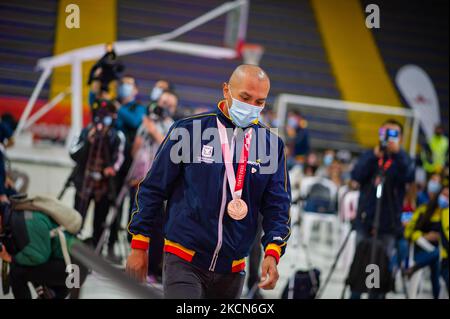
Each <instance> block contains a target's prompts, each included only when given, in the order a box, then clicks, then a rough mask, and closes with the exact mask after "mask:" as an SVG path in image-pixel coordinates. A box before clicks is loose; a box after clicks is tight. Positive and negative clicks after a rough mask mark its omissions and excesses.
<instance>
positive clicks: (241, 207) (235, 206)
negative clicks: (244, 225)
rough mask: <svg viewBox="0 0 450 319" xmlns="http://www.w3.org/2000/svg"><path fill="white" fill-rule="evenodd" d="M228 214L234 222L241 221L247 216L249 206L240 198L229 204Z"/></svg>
mask: <svg viewBox="0 0 450 319" xmlns="http://www.w3.org/2000/svg"><path fill="white" fill-rule="evenodd" d="M227 212H228V215H230V217H231V218H233V219H234V220H241V219H243V218H245V216H247V212H248V208H247V204H246V203H245V202H244V201H243V200H242V199H240V198H236V199H233V200H232V201H231V202H229V203H228V206H227Z"/></svg>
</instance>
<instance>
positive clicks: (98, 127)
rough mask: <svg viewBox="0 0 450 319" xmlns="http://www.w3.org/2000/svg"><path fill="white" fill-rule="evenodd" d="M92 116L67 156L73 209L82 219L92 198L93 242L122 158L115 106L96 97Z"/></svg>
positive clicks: (108, 204)
mask: <svg viewBox="0 0 450 319" xmlns="http://www.w3.org/2000/svg"><path fill="white" fill-rule="evenodd" d="M92 115H93V121H92V123H90V124H89V125H88V126H87V127H86V128H84V129H83V131H82V132H81V134H80V137H79V139H78V141H77V143H76V144H74V145H73V147H72V148H71V150H70V156H71V157H72V159H73V160H74V161H75V162H76V167H75V172H74V174H73V175H74V177H73V182H74V185H75V188H76V194H75V209H76V210H78V211H79V212H80V214H81V215H82V216H83V218H84V217H85V216H86V212H87V209H88V207H89V202H90V201H91V200H92V199H93V200H94V201H95V216H94V234H93V242H94V245H96V244H97V242H98V241H99V239H100V236H101V233H102V231H103V229H102V224H103V222H104V221H105V218H106V215H107V214H108V210H109V207H110V204H111V202H112V201H113V200H114V196H115V192H116V182H115V176H116V174H117V172H118V171H119V170H120V168H121V166H122V163H123V161H124V148H125V137H124V135H123V133H122V132H120V131H118V130H116V129H115V128H114V119H115V118H116V109H115V106H114V105H113V104H112V103H111V101H109V100H105V99H98V100H96V101H95V102H94V104H93V112H92Z"/></svg>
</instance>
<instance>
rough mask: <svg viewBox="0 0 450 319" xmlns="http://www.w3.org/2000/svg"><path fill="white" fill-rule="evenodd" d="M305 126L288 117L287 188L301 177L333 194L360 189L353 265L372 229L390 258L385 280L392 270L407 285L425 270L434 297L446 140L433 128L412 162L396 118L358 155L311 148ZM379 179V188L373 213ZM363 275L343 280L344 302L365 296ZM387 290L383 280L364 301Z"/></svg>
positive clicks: (442, 258)
mask: <svg viewBox="0 0 450 319" xmlns="http://www.w3.org/2000/svg"><path fill="white" fill-rule="evenodd" d="M305 122H306V120H305V119H304V118H303V117H301V115H300V113H298V112H296V113H294V112H292V113H290V114H289V115H288V121H287V123H286V125H287V136H288V141H287V145H288V146H289V145H290V146H291V156H290V158H289V159H288V161H290V168H291V183H292V184H293V188H296V187H297V188H300V187H301V184H302V183H301V181H302V179H304V178H305V177H310V176H316V177H321V178H325V179H327V180H329V181H331V182H333V184H334V185H335V186H336V187H337V188H338V189H343V188H346V189H349V190H357V191H359V201H358V206H357V213H356V214H355V216H354V217H352V220H351V223H352V228H353V230H355V231H356V233H357V236H356V245H357V246H358V245H359V246H360V251H359V252H358V249H357V252H356V254H355V257H354V261H353V264H355V265H361V263H360V261H361V259H363V258H364V255H363V253H361V251H364V249H363V247H365V248H366V251H370V250H371V247H372V246H371V244H372V240H373V238H374V237H375V236H374V235H375V232H376V239H375V240H376V241H378V242H379V244H380V247H381V248H382V249H383V250H384V252H383V254H384V255H385V256H386V257H387V258H388V259H389V261H390V263H389V267H388V269H387V270H386V272H388V273H389V274H390V275H391V274H392V273H393V270H394V269H395V267H398V268H399V269H400V270H401V272H402V275H403V276H404V278H405V279H406V280H408V279H411V277H412V276H413V275H414V274H415V273H416V272H417V271H418V270H420V269H422V268H424V267H430V272H431V283H432V294H433V297H434V298H438V297H439V294H440V289H441V287H440V277H442V279H443V280H444V281H445V283H446V285H447V291H448V236H449V231H448V214H449V212H448V200H449V194H448V187H449V184H448V175H449V168H448V138H447V137H446V135H445V132H444V129H443V127H442V126H441V125H438V126H436V129H435V134H434V136H433V137H432V139H431V141H430V143H428V144H424V145H422V146H421V151H420V153H419V156H418V157H417V158H416V159H412V158H410V156H409V155H408V154H407V153H406V152H405V151H404V150H403V149H402V148H401V145H402V138H403V126H402V124H401V123H399V122H397V121H395V120H388V121H386V122H385V123H384V124H383V125H382V126H381V127H380V131H379V137H380V144H379V145H378V146H377V147H376V148H375V149H373V150H369V151H366V152H364V153H362V154H361V155H359V154H352V153H351V152H349V151H346V150H342V149H341V150H333V149H327V150H323V151H322V152H315V151H313V150H310V149H309V141H308V132H307V128H306V126H307V125H306V123H305ZM290 132H291V133H290ZM386 132H392V137H389V136H388V137H387V138H386ZM374 133H375V132H374ZM300 145H301V146H300ZM381 182H383V184H382V185H383V186H384V189H383V191H382V195H381V198H380V208H379V212H377V204H378V203H377V201H378V198H379V197H378V195H377V190H378V186H379V185H380V183H381ZM338 194H339V193H338ZM338 194H337V195H336V198H335V199H334V201H333V202H334V203H335V207H334V209H333V210H331V211H329V213H334V214H337V213H338V207H339V205H340V202H339V201H340V200H342V199H343V197H339V195H338ZM313 197H314V196H311V197H310V198H309V197H307V198H305V199H304V204H303V209H304V210H307V211H311V210H312V211H314V205H310V203H309V201H312V202H313V201H314V198H313ZM330 200H332V199H330ZM311 207H313V209H311ZM318 212H319V211H318ZM344 214H345V212H344ZM340 218H343V216H340ZM364 245H365V246H364ZM410 248H412V249H410ZM411 262H412V264H411ZM364 271H365V270H364V268H363V267H359V270H358V272H359V273H356V274H355V272H353V271H352V270H350V273H349V278H348V279H347V283H348V284H349V285H350V288H351V289H352V294H351V298H360V297H361V293H363V292H368V290H367V288H366V287H365V286H364V279H363V278H365V274H364ZM391 290H392V283H391V282H388V283H387V286H386V287H384V288H382V289H381V290H378V291H374V290H373V291H370V298H384V297H385V294H386V292H388V291H391Z"/></svg>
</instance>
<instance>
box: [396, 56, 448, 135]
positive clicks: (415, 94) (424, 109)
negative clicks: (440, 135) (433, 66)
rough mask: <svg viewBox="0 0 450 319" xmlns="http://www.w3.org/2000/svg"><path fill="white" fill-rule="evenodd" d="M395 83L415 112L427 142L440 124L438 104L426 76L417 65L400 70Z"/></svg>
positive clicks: (406, 66) (434, 91)
mask: <svg viewBox="0 0 450 319" xmlns="http://www.w3.org/2000/svg"><path fill="white" fill-rule="evenodd" d="M395 82H396V84H397V87H398V89H399V91H400V93H401V94H402V95H403V98H404V99H405V100H406V102H407V103H408V105H409V106H410V107H411V108H412V109H413V110H414V111H416V112H417V114H418V115H419V119H420V124H421V127H422V129H423V131H424V133H425V136H426V138H427V141H430V139H431V137H432V136H433V132H434V127H435V126H436V125H437V124H439V123H440V122H441V120H440V119H441V115H440V110H439V102H438V97H437V94H436V90H435V88H434V85H433V83H432V82H431V79H430V77H429V76H428V74H427V73H426V72H425V71H424V70H423V69H422V68H420V67H418V66H417V65H412V64H409V65H405V66H403V67H401V68H400V70H399V71H398V72H397V75H396V77H395Z"/></svg>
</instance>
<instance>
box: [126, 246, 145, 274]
mask: <svg viewBox="0 0 450 319" xmlns="http://www.w3.org/2000/svg"><path fill="white" fill-rule="evenodd" d="M147 269H148V252H147V250H143V249H131V253H130V255H129V256H128V260H127V267H126V271H127V273H128V275H129V276H130V277H132V278H134V279H136V280H137V281H139V282H144V281H145V280H146V278H147Z"/></svg>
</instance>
